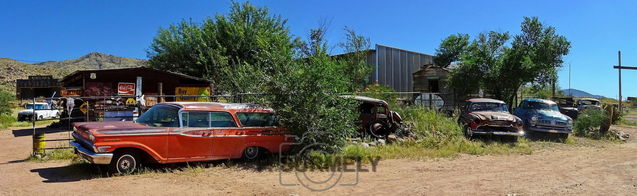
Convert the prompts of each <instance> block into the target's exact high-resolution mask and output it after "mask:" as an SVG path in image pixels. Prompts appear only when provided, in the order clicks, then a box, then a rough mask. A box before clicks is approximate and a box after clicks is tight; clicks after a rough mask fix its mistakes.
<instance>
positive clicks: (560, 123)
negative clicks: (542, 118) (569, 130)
mask: <svg viewBox="0 0 637 196" xmlns="http://www.w3.org/2000/svg"><path fill="white" fill-rule="evenodd" d="M555 125H560V126H566V122H560V121H556V122H555Z"/></svg>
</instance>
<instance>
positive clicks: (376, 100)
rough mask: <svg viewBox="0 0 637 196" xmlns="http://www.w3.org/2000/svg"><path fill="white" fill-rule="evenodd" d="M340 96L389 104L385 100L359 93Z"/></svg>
mask: <svg viewBox="0 0 637 196" xmlns="http://www.w3.org/2000/svg"><path fill="white" fill-rule="evenodd" d="M340 97H342V98H347V99H354V100H358V101H362V102H372V103H378V104H384V105H387V102H385V101H384V100H381V99H376V98H371V97H365V96H358V95H341V96H340Z"/></svg>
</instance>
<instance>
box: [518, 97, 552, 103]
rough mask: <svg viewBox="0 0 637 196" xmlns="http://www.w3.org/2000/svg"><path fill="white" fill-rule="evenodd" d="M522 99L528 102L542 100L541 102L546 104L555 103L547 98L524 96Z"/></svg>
mask: <svg viewBox="0 0 637 196" xmlns="http://www.w3.org/2000/svg"><path fill="white" fill-rule="evenodd" d="M522 101H528V102H542V103H547V104H557V103H555V102H554V101H551V100H548V99H538V98H526V99H524V100H522Z"/></svg>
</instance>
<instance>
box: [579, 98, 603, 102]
mask: <svg viewBox="0 0 637 196" xmlns="http://www.w3.org/2000/svg"><path fill="white" fill-rule="evenodd" d="M579 101H597V102H599V99H594V98H581V99H580V100H579Z"/></svg>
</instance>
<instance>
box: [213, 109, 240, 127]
mask: <svg viewBox="0 0 637 196" xmlns="http://www.w3.org/2000/svg"><path fill="white" fill-rule="evenodd" d="M236 126H237V123H235V122H234V119H233V118H232V115H230V113H228V112H210V127H236Z"/></svg>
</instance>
